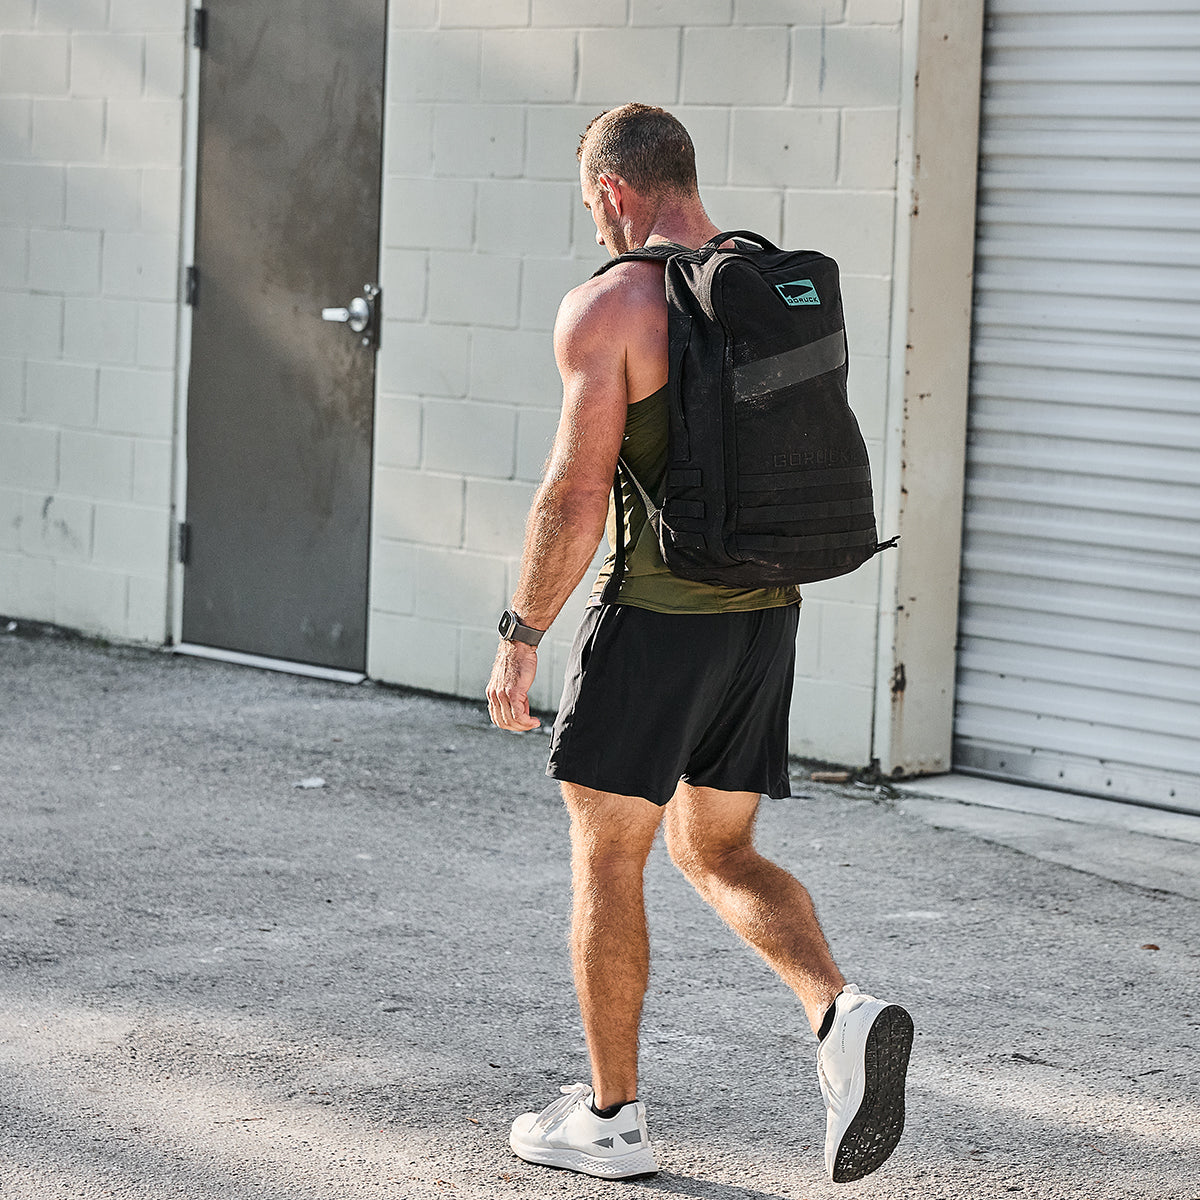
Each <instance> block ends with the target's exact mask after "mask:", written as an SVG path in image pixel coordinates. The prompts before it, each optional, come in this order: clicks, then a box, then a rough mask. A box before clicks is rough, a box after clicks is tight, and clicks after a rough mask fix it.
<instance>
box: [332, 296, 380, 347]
mask: <svg viewBox="0 0 1200 1200" xmlns="http://www.w3.org/2000/svg"><path fill="white" fill-rule="evenodd" d="M378 302H379V288H378V287H376V286H375V284H373V283H368V284H364V285H363V294H362V295H361V296H355V297H354V299H353V300H351V301H350V303H349V304H348V305H347V306H346V307H345V308H323V309H321V320H322V321H335V322H337V323H339V324H342V325H349V326H350V328H351V329H352V330H353V331H354V332H355V333H360V334H362V335H363V337H362V344H363V345H364V346H370V345H371V344H372V343H375V344H377V343H378V341H379V328H378V316H379V313H378Z"/></svg>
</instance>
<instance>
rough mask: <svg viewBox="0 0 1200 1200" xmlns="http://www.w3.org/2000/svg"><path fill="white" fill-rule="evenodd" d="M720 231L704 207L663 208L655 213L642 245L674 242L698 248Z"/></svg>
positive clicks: (678, 244)
mask: <svg viewBox="0 0 1200 1200" xmlns="http://www.w3.org/2000/svg"><path fill="white" fill-rule="evenodd" d="M720 232H721V231H720V230H719V229H718V228H717V227H716V226H715V225H714V224H713V223H712V222H711V221H710V220H709V219H708V214H707V213H706V212H705V211H704V209H703V208H699V207H698V206H697V207H696V208H690V207H689V208H686V209H683V208H674V207H672V208H662V209H659V211H658V212H657V213H655V214H654V218H653V220H652V222H651V226H650V230H649V232H648V233H647V234H646V236H645V237H644V238H643V239H642V241H641V243H640V245H642V246H652V245H654V243H655V242H673V243H674V244H675V245H677V246H687V247H689V248H690V249H692V250H696V249H698V248H699V247H700V246H703V245H704V243H705V242H707V241H709V240H710V239H711V238H714V237H716V236H717V234H718V233H720Z"/></svg>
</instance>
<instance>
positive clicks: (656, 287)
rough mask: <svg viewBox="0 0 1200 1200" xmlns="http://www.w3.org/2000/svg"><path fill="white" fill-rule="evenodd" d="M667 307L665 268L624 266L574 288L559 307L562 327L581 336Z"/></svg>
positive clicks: (640, 264) (634, 263)
mask: <svg viewBox="0 0 1200 1200" xmlns="http://www.w3.org/2000/svg"><path fill="white" fill-rule="evenodd" d="M665 305H666V298H665V292H664V288H663V272H662V266H661V265H660V264H658V263H652V262H637V261H631V262H623V263H617V264H616V265H615V266H614V267H611V268H610V269H609V270H607V271H605V272H604V274H603V275H594V276H593V277H592V278H590V279H586V280H584V282H583V283H581V284H579V285H578V286H577V287H573V288H572V289H571V290H570V291H569V292H568V293H567V294H566V295H565V296H564V297H563V299H562V303H561V304H560V305H559V313H558V315H559V322H558V323H559V325H560V326H562V327H565V328H569V329H571V330H573V331H575V332H577V333H586V332H588V331H589V330H593V329H603V328H606V327H610V326H611V325H612V323H613V322H624V321H626V320H628V319H630V318H631V317H634V316H637V315H640V314H642V313H644V312H646V311H648V310H651V309H660V308H663V307H664V306H665Z"/></svg>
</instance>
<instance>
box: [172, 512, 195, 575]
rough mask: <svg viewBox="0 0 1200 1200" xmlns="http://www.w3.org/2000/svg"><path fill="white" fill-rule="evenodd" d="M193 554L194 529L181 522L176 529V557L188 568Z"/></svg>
mask: <svg viewBox="0 0 1200 1200" xmlns="http://www.w3.org/2000/svg"><path fill="white" fill-rule="evenodd" d="M191 554H192V527H191V526H190V525H189V524H188V523H187V522H186V521H180V522H179V524H178V525H176V527H175V557H176V558H177V559H178V560H179V561H180V562H181V563H182V564H183V565H184V566H185V567H186V566H187V562H188V559H189V558H190V557H191Z"/></svg>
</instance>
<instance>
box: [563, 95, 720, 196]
mask: <svg viewBox="0 0 1200 1200" xmlns="http://www.w3.org/2000/svg"><path fill="white" fill-rule="evenodd" d="M576 157H577V158H578V159H579V161H580V162H581V163H582V164H583V168H584V171H585V173H586V175H587V178H588V179H589V180H590V181H591V182H592V183H595V181H596V180H597V179H598V178H599V177H600V176H601V175H603V174H605V173H606V172H611V173H612V174H614V175H620V176H621V178H622V179H624V180H625V181H626V182H627V183H629V185H630V186H631V187H633V188H634V189H635V190H636V191H639V192H643V193H645V194H646V195H649V196H654V195H662V194H664V193H669V192H683V193H694V192H695V191H696V150H695V147H694V146H693V145H692V139H691V137H690V136H689V135H688V131H687V130H686V129H684V127H683V125H682V124H681V122H680V121H679V120H678V118H676V117H673V116H671V114H670V113H669V112H667V110H666V109H664V108H652V107H651V106H650V105H648V104H623V105H621V107H620V108H610V109H608V110H607V111H605V112H602V113H601V114H600V115H599V116H598V117H594V118H593V119H592V121H591V122H590V123H589V125H588V127H587V128H586V129H585V130H584V131H583V135H582V137H580V139H579V149H578V151H576Z"/></svg>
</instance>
